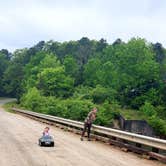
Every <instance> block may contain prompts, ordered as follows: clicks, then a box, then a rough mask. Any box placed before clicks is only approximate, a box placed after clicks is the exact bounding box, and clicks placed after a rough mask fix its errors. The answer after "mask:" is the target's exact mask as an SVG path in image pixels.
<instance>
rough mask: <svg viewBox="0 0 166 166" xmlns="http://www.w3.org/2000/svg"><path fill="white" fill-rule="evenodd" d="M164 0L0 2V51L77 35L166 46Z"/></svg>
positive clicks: (21, 0)
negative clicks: (157, 43)
mask: <svg viewBox="0 0 166 166" xmlns="http://www.w3.org/2000/svg"><path fill="white" fill-rule="evenodd" d="M165 19H166V1H165V0H5V1H2V0H0V49H8V50H9V51H11V52H13V51H14V50H16V49H20V48H24V47H31V46H33V45H35V44H36V43H38V42H39V41H41V40H44V41H49V40H54V41H60V42H63V41H69V40H79V39H80V38H82V37H88V38H90V39H95V40H100V39H101V38H104V39H106V40H107V42H108V43H112V42H113V41H115V40H116V39H117V38H121V39H122V40H123V41H126V42H127V41H128V40H129V39H131V38H132V37H141V38H145V39H146V40H147V41H149V42H153V43H156V42H160V43H162V44H163V46H164V47H166V22H165Z"/></svg>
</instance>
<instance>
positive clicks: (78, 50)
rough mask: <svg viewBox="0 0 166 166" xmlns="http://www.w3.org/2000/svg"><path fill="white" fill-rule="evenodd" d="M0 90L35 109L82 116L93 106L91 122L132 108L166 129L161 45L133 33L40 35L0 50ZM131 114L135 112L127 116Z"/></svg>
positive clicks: (107, 121) (165, 61)
mask: <svg viewBox="0 0 166 166" xmlns="http://www.w3.org/2000/svg"><path fill="white" fill-rule="evenodd" d="M0 96H10V97H16V98H17V99H18V101H19V103H20V105H21V106H22V107H25V108H27V109H31V110H33V111H36V112H42V113H46V114H51V115H56V116H61V117H65V118H70V119H74V120H81V121H82V120H83V119H84V118H85V116H86V114H87V112H88V111H89V109H91V108H92V107H93V106H96V107H98V108H99V110H100V111H99V113H98V117H97V120H96V123H97V124H99V125H104V126H111V123H112V122H113V119H114V118H115V117H116V116H117V115H118V114H120V113H124V114H125V112H127V111H128V110H132V111H133V112H135V113H136V114H139V115H140V116H141V118H142V119H145V120H146V121H148V123H149V124H150V125H151V126H152V127H153V128H154V129H155V130H156V132H157V134H158V135H164V136H165V135H166V103H165V101H166V49H165V48H164V47H163V46H162V44H160V43H155V44H153V43H150V42H147V41H146V40H145V39H141V38H132V39H130V40H129V41H128V42H123V41H122V40H121V39H117V40H116V41H115V42H114V43H112V44H109V43H107V41H106V40H104V39H101V40H99V41H96V40H90V39H88V38H86V37H83V38H81V39H80V40H78V41H69V42H57V41H52V40H51V41H48V42H45V41H41V42H39V43H38V44H36V45H35V46H33V47H31V48H24V49H18V50H16V51H14V53H10V52H9V51H8V50H6V49H2V50H1V51H0ZM132 118H134V117H132Z"/></svg>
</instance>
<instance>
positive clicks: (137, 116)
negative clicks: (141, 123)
mask: <svg viewBox="0 0 166 166" xmlns="http://www.w3.org/2000/svg"><path fill="white" fill-rule="evenodd" d="M119 113H120V114H121V115H122V116H123V117H124V118H125V119H126V120H144V119H146V117H145V116H144V115H143V113H142V112H140V111H139V110H132V109H120V110H119Z"/></svg>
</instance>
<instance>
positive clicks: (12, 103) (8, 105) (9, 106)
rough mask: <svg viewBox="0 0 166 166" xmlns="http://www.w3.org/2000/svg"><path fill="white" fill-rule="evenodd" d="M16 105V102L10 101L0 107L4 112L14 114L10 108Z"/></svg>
mask: <svg viewBox="0 0 166 166" xmlns="http://www.w3.org/2000/svg"><path fill="white" fill-rule="evenodd" d="M16 105H17V103H16V101H12V102H9V103H6V104H4V105H2V107H3V108H4V110H5V111H7V112H12V113H14V111H12V109H11V108H12V107H13V106H16Z"/></svg>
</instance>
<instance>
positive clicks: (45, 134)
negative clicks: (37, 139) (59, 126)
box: [43, 127, 50, 136]
mask: <svg viewBox="0 0 166 166" xmlns="http://www.w3.org/2000/svg"><path fill="white" fill-rule="evenodd" d="M49 130H50V128H49V127H45V129H44V131H43V136H49V135H50V134H49Z"/></svg>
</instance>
